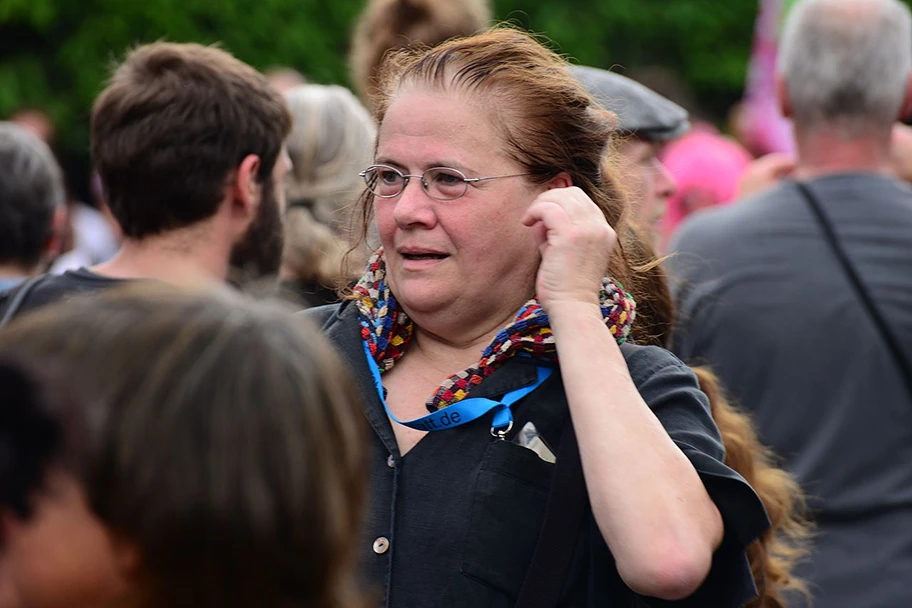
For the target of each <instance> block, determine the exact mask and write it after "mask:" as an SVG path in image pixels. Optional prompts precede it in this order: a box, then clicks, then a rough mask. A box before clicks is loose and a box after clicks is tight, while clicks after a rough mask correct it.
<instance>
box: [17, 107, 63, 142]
mask: <svg viewBox="0 0 912 608" xmlns="http://www.w3.org/2000/svg"><path fill="white" fill-rule="evenodd" d="M10 122H14V123H16V124H17V125H19V126H21V127H24V128H26V129H28V130H29V131H31V132H32V133H33V134H34V135H35V136H36V137H38V139H40V140H41V141H43V142H44V143H46V144H47V145H51V144H52V143H53V142H54V121H52V120H51V117H50V116H48V115H47V114H46V113H45V112H42V111H41V110H36V109H34V108H26V109H22V110H19V111H18V112H16V113H15V114H13V115H12V116H10Z"/></svg>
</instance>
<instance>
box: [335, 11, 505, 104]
mask: <svg viewBox="0 0 912 608" xmlns="http://www.w3.org/2000/svg"><path fill="white" fill-rule="evenodd" d="M491 17H492V15H491V8H490V6H489V5H488V0H371V1H370V2H369V3H368V5H367V6H366V7H365V9H364V11H363V12H362V13H361V16H360V18H359V19H358V23H357V25H356V26H355V32H354V36H353V38H352V50H351V57H350V64H351V71H352V80H353V82H354V85H355V90H356V91H358V94H359V95H360V96H361V99H362V100H363V101H364V103H365V104H366V105H367V106H368V107H372V106H373V97H374V96H375V95H376V94H377V93H378V92H379V90H378V89H377V84H378V83H377V76H378V75H379V68H380V64H381V63H382V61H383V56H384V54H386V52H387V51H390V50H395V49H401V48H403V47H406V46H409V45H415V44H417V45H422V46H428V47H431V46H435V45H437V44H440V43H441V42H443V41H445V40H449V39H450V38H456V37H458V36H471V35H472V34H474V33H476V32H479V31H481V30H483V29H485V28H486V27H487V26H488V25H489V24H490V22H491Z"/></svg>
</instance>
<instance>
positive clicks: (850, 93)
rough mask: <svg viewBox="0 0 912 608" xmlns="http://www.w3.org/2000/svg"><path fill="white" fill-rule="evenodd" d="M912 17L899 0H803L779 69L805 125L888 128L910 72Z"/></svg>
mask: <svg viewBox="0 0 912 608" xmlns="http://www.w3.org/2000/svg"><path fill="white" fill-rule="evenodd" d="M910 41H912V17H910V13H909V8H908V7H907V6H905V5H904V4H903V3H902V2H899V0H801V1H800V2H798V3H797V4H796V5H795V7H794V8H793V9H792V11H791V13H790V14H789V16H788V20H787V22H786V25H785V29H784V31H783V36H782V43H781V48H780V55H779V67H778V70H779V72H780V73H781V74H782V76H783V77H784V79H785V84H786V87H787V90H788V97H789V101H790V104H791V107H792V111H793V115H794V120H795V124H796V126H797V127H798V128H799V129H806V130H807V129H815V128H820V127H827V128H831V129H835V130H837V131H838V132H839V133H840V134H842V135H843V136H845V137H857V136H859V135H863V134H866V133H869V132H870V131H872V130H874V131H876V132H878V133H886V132H887V131H888V130H889V127H890V125H891V124H892V123H893V122H894V121H896V119H897V118H898V116H899V113H900V110H901V108H902V105H903V101H904V99H905V96H906V91H907V85H908V80H909V76H910V73H912V42H910Z"/></svg>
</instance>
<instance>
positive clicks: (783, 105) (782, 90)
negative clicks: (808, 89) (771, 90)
mask: <svg viewBox="0 0 912 608" xmlns="http://www.w3.org/2000/svg"><path fill="white" fill-rule="evenodd" d="M776 98H777V99H779V111H780V112H782V115H783V116H784V117H786V118H792V99H791V97H790V96H789V92H788V85H786V84H785V78H784V77H783V76H782V74H776Z"/></svg>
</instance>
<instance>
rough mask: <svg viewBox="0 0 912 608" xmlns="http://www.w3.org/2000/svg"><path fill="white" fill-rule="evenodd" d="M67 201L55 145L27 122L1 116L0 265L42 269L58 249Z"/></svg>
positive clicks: (23, 269) (23, 272)
mask: <svg viewBox="0 0 912 608" xmlns="http://www.w3.org/2000/svg"><path fill="white" fill-rule="evenodd" d="M64 202H65V191H64V186H63V174H62V172H61V171H60V167H59V166H58V165H57V161H56V160H55V159H54V155H53V154H52V153H51V150H50V149H49V148H48V147H47V145H46V144H45V143H44V142H43V141H41V140H40V139H39V138H38V137H37V136H36V135H34V134H33V133H31V132H30V131H28V130H26V129H25V128H24V127H21V126H19V125H17V124H14V123H11V122H0V266H9V267H15V268H17V269H19V270H20V271H21V273H22V274H24V275H27V274H30V273H32V272H35V271H38V270H40V268H41V266H42V262H43V261H46V259H47V258H49V257H50V256H51V255H53V254H54V253H56V251H55V250H56V248H57V242H56V239H55V238H54V216H55V213H57V212H58V210H61V211H62V209H63V203H64ZM0 274H3V273H0Z"/></svg>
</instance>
